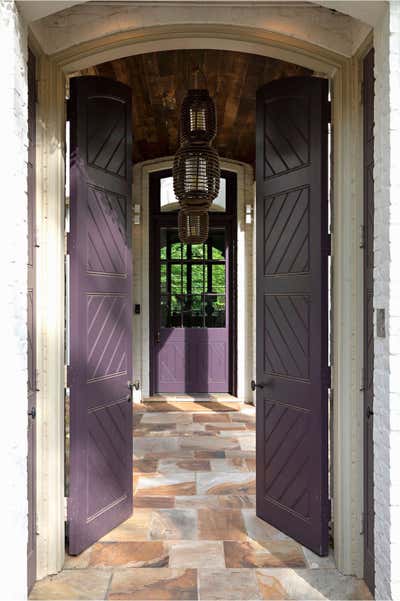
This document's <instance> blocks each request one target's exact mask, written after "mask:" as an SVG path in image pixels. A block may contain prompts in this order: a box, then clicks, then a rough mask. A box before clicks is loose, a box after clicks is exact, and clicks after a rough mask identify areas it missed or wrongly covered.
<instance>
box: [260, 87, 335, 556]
mask: <svg viewBox="0 0 400 601" xmlns="http://www.w3.org/2000/svg"><path fill="white" fill-rule="evenodd" d="M327 132H328V82H327V81H326V80H323V79H317V78H311V77H310V78H307V77H306V78H288V79H282V80H277V81H274V82H272V83H270V84H268V85H266V86H264V87H263V88H261V89H260V90H259V91H258V94H257V163H256V167H257V208H256V215H257V217H256V219H257V224H256V225H257V268H256V269H257V272H256V273H257V367H256V372H257V385H258V388H257V515H258V516H259V517H261V518H263V519H264V520H266V521H268V522H270V523H271V524H273V525H274V526H275V527H276V528H279V529H280V530H282V531H283V532H285V533H287V534H288V535H289V536H291V537H293V538H295V539H296V540H298V541H300V542H301V543H302V544H304V545H305V546H307V547H309V548H310V549H312V550H313V551H315V552H316V553H318V554H320V555H323V554H326V553H327V551H328V507H329V505H328V416H327V412H328V361H327V352H328V321H327V320H328V302H327V301H328V297H327V294H328V282H327V265H328V261H327V257H328V224H327V210H328V200H327V188H328V186H327V165H328V157H327V147H328V145H327Z"/></svg>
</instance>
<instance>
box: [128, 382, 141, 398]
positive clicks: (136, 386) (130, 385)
mask: <svg viewBox="0 0 400 601" xmlns="http://www.w3.org/2000/svg"><path fill="white" fill-rule="evenodd" d="M128 388H129V394H127V395H126V400H127V401H128V403H131V402H132V397H133V389H135V390H139V388H140V382H139V380H135V382H131V381H130V380H129V381H128Z"/></svg>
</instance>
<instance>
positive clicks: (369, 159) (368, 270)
mask: <svg viewBox="0 0 400 601" xmlns="http://www.w3.org/2000/svg"><path fill="white" fill-rule="evenodd" d="M374 61H375V56H374V50H373V49H371V50H370V51H369V52H368V54H367V55H366V57H365V58H364V64H363V77H364V85H363V108H364V228H365V236H364V242H365V243H364V578H365V581H366V583H367V585H368V587H369V589H370V591H371V593H372V594H374V588H375V544H374V522H375V517H374V512H375V510H374V441H373V430H374V421H373V420H374V417H373V408H374V379H373V378H374V303H373V300H374V206H375V205H374V96H375V80H374Z"/></svg>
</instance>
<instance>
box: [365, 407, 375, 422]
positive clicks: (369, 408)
mask: <svg viewBox="0 0 400 601" xmlns="http://www.w3.org/2000/svg"><path fill="white" fill-rule="evenodd" d="M366 415H367V419H369V418H370V417H371V415H374V412H373V411H372V409H371V407H368V408H367V411H366Z"/></svg>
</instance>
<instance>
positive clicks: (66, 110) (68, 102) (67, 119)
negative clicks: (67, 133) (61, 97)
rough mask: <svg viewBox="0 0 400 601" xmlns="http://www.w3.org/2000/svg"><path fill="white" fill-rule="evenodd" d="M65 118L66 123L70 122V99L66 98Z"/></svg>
mask: <svg viewBox="0 0 400 601" xmlns="http://www.w3.org/2000/svg"><path fill="white" fill-rule="evenodd" d="M65 118H66V121H71V99H70V98H67V100H66V101H65Z"/></svg>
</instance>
